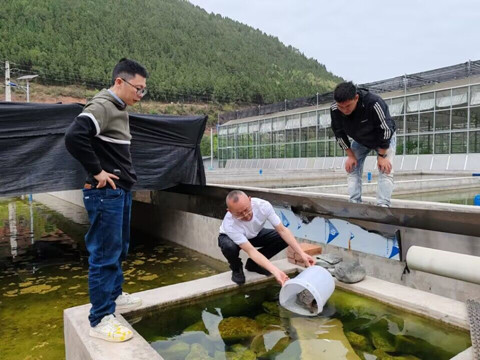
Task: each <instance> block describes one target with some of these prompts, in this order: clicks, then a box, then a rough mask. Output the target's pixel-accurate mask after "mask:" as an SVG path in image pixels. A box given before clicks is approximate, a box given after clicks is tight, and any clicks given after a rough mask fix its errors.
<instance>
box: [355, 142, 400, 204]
mask: <svg viewBox="0 0 480 360" xmlns="http://www.w3.org/2000/svg"><path fill="white" fill-rule="evenodd" d="M396 146H397V136H396V134H393V136H392V139H391V140H390V147H389V148H388V149H387V159H389V160H390V162H391V163H392V171H391V172H390V174H385V173H383V172H381V171H378V186H377V205H381V206H390V198H391V197H392V192H393V159H394V157H395V151H396ZM351 149H352V151H353V153H354V154H355V157H356V158H357V166H355V168H354V169H353V171H352V172H351V173H349V174H348V178H347V180H348V181H347V182H348V193H349V194H350V201H351V202H355V203H361V202H362V174H363V165H364V163H365V159H366V157H367V155H368V153H369V152H370V151H371V150H372V149H370V148H367V147H365V146H363V145H362V144H360V143H358V142H356V141H352V145H351Z"/></svg>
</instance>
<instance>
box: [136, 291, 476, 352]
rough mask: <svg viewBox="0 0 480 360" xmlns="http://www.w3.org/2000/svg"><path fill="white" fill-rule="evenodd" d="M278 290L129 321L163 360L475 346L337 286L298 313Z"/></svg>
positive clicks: (463, 336) (465, 337)
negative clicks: (320, 302) (311, 312)
mask: <svg viewBox="0 0 480 360" xmlns="http://www.w3.org/2000/svg"><path fill="white" fill-rule="evenodd" d="M279 291H280V288H279V287H278V286H277V285H274V284H271V283H267V284H263V285H257V286H254V287H242V288H239V289H238V290H236V291H235V292H230V293H225V294H222V295H216V296H212V297H209V298H208V299H207V300H204V301H202V302H195V303H188V304H186V305H183V306H182V305H181V304H179V305H175V306H173V307H170V308H167V309H165V310H161V311H157V312H154V313H147V314H145V315H143V318H139V317H138V314H137V315H136V318H135V319H132V320H131V321H130V322H131V323H132V324H133V327H134V328H135V329H136V330H137V331H138V332H139V333H140V334H141V335H142V336H143V337H144V338H145V339H146V340H147V341H148V342H149V343H150V344H151V345H152V347H153V348H154V349H156V350H157V351H158V353H159V354H160V355H161V356H162V357H163V358H164V359H165V360H173V359H175V360H193V359H196V360H198V359H202V360H221V359H224V360H225V359H228V360H233V359H236V360H254V359H279V360H287V359H288V360H294V359H303V360H323V359H325V360H327V359H328V360H333V359H335V360H337V359H349V360H350V359H362V360H375V359H378V360H380V359H384V360H394V359H397V360H418V359H424V360H431V359H435V360H443V359H450V358H451V357H453V356H454V355H456V354H458V353H459V352H461V351H463V350H465V349H466V348H468V347H469V346H471V343H470V337H469V333H468V332H466V331H461V330H457V329H454V328H450V327H448V326H445V324H440V323H436V322H435V321H432V320H431V319H424V318H421V317H418V316H415V315H412V314H409V313H405V312H402V311H399V310H397V309H395V308H392V307H390V306H387V305H384V304H382V303H379V302H376V301H374V300H371V299H367V298H364V297H361V296H358V295H355V294H352V293H349V292H345V291H342V290H338V289H337V290H335V292H334V293H333V295H332V297H331V298H330V299H329V301H328V302H327V304H326V305H325V307H324V311H323V312H322V314H320V315H319V316H315V317H303V316H299V315H296V314H293V313H291V312H289V311H287V310H285V309H283V308H282V307H281V306H280V305H279V302H278V294H279ZM180 309H181V311H179V310H180ZM179 314H181V316H179ZM127 316H128V314H127ZM132 316H133V315H132ZM127 319H128V318H127ZM139 319H140V320H139Z"/></svg>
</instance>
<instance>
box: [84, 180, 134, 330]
mask: <svg viewBox="0 0 480 360" xmlns="http://www.w3.org/2000/svg"><path fill="white" fill-rule="evenodd" d="M83 202H84V204H85V208H86V209H87V212H88V218H89V220H90V229H89V230H88V232H87V235H85V244H86V246H87V250H88V253H89V257H88V264H89V271H88V289H89V293H90V302H91V304H92V308H91V309H90V315H89V317H88V319H89V320H90V325H91V326H96V325H97V324H98V323H99V322H100V321H101V320H102V318H103V317H104V316H106V315H109V314H113V313H114V312H115V299H116V298H117V296H118V295H120V294H121V293H122V284H123V272H122V261H123V260H125V258H126V257H127V253H128V245H129V243H130V216H131V207H132V194H131V192H130V191H125V190H123V189H120V188H117V189H116V190H113V189H111V188H101V189H83Z"/></svg>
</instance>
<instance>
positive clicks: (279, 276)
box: [272, 269, 290, 286]
mask: <svg viewBox="0 0 480 360" xmlns="http://www.w3.org/2000/svg"><path fill="white" fill-rule="evenodd" d="M272 275H273V276H275V280H277V282H278V283H279V284H280V285H281V286H283V284H285V282H286V281H287V280H288V279H290V278H289V277H288V275H287V274H285V273H284V272H283V271H282V270H280V269H277V271H275V272H274V273H273V274H272Z"/></svg>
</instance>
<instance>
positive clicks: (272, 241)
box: [218, 229, 287, 270]
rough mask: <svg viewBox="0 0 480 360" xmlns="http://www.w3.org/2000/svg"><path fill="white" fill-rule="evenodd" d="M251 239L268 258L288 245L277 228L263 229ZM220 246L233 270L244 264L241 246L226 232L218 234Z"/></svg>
mask: <svg viewBox="0 0 480 360" xmlns="http://www.w3.org/2000/svg"><path fill="white" fill-rule="evenodd" d="M249 241H250V243H251V244H252V245H253V246H254V247H256V248H259V249H258V251H259V252H260V253H262V254H263V255H264V256H265V257H266V258H267V259H270V258H272V257H274V256H275V255H277V254H278V253H279V252H280V251H282V250H283V249H285V248H286V247H287V243H286V242H285V241H284V240H283V239H282V238H281V237H280V235H278V233H277V232H276V231H275V230H270V229H262V230H261V231H260V232H259V233H258V235H257V236H256V237H254V238H253V239H249ZM218 246H220V249H221V250H222V253H223V256H225V258H226V259H227V260H228V263H229V264H230V268H231V269H232V270H234V269H237V268H238V267H241V266H242V261H241V260H240V258H239V257H238V255H239V254H240V246H238V245H237V244H235V243H234V242H233V240H232V239H230V238H229V237H228V236H227V235H225V234H220V235H219V236H218ZM250 261H252V260H250Z"/></svg>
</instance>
